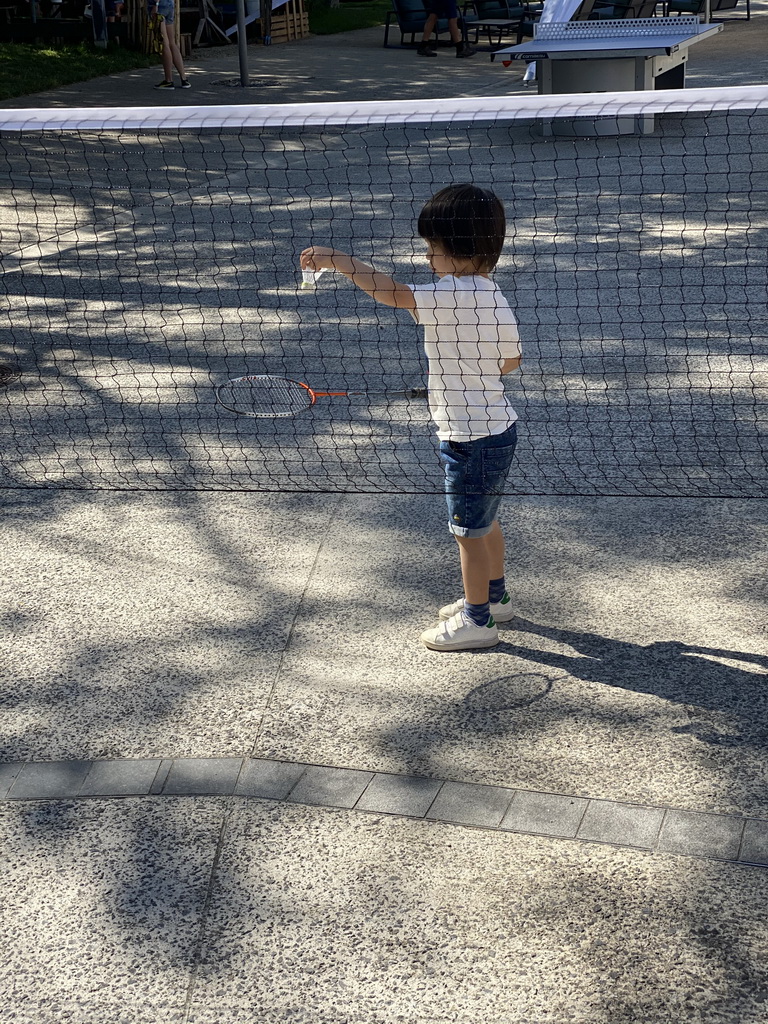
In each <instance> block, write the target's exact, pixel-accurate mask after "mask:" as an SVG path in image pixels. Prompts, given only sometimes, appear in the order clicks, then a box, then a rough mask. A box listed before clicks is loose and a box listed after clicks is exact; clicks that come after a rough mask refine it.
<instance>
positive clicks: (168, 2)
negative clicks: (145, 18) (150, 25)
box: [147, 0, 176, 25]
mask: <svg viewBox="0 0 768 1024" xmlns="http://www.w3.org/2000/svg"><path fill="white" fill-rule="evenodd" d="M155 7H157V13H158V14H159V15H160V17H161V18H162V19H163V20H164V21H165V24H166V25H172V24H173V21H174V18H175V17H176V4H175V3H174V0H158V2H157V4H154V3H152V0H148V3H147V11H148V13H149V14H151V13H152V11H153V9H154V8H155Z"/></svg>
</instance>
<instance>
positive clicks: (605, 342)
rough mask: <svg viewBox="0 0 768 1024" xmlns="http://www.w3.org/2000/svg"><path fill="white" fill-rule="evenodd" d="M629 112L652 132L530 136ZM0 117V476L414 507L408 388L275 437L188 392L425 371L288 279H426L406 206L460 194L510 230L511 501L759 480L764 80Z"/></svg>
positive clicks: (16, 483) (419, 437)
mask: <svg viewBox="0 0 768 1024" xmlns="http://www.w3.org/2000/svg"><path fill="white" fill-rule="evenodd" d="M708 102H709V104H710V107H709V108H708V107H707V103H708ZM578 103H581V104H582V106H581V107H580V108H579V107H578ZM641 114H644V115H646V116H651V115H652V116H653V117H654V118H655V122H654V126H653V127H654V130H653V132H652V133H651V134H647V135H632V134H624V135H616V134H613V135H611V134H605V135H596V136H592V137H589V136H586V137H579V136H577V135H576V136H572V137H569V136H568V135H563V134H558V133H557V130H558V129H562V130H566V126H567V125H574V124H579V125H580V126H581V128H584V127H585V126H586V127H587V129H588V128H589V125H590V124H591V125H593V126H596V127H594V130H607V131H611V130H612V127H611V126H612V125H614V124H618V122H619V121H621V122H622V123H623V122H624V121H626V119H627V118H635V117H637V116H639V115H641ZM99 118H107V120H99ZM0 121H1V122H2V125H0V228H2V250H3V270H2V275H1V276H0V282H1V283H0V289H2V296H3V299H2V304H0V451H1V452H2V470H1V473H0V487H4V488H77V489H114V490H133V489H136V490H225V491H226V490H229V491H241V490H242V491H246V490H256V491H294V492H295V491H300V492H302V491H303V492H311V491H337V492H352V493H432V492H437V491H440V490H441V489H442V486H443V484H442V475H441V471H440V466H439V463H438V458H437V453H436V445H437V441H436V438H435V436H434V429H433V427H432V424H431V422H430V416H429V411H428V407H427V404H426V403H425V402H424V401H416V400H404V399H402V398H401V397H396V396H393V397H392V398H389V397H387V396H382V395H375V396H371V397H370V398H362V399H361V398H360V397H354V398H344V397H341V398H335V399H323V400H318V402H316V403H315V405H314V406H313V407H312V409H311V410H309V411H308V412H306V413H303V414H301V415H297V416H296V417H294V418H290V419H281V420H276V421H274V422H273V421H270V420H265V419H261V420H253V419H248V418H246V417H240V416H236V415H233V414H232V413H229V412H227V411H226V410H223V409H222V408H221V407H220V406H218V405H217V404H216V401H215V389H216V386H217V385H218V384H220V383H222V382H223V381H225V380H227V379H229V378H234V377H238V376H242V375H244V374H260V373H270V374H277V375H281V376H285V377H288V378H291V379H294V380H298V381H303V382H306V383H308V384H309V385H310V386H311V387H313V388H315V389H317V390H343V391H361V390H366V389H370V390H372V391H387V390H391V391H393V392H394V391H398V390H403V389H407V388H412V387H418V386H420V385H423V384H424V383H425V382H427V374H426V369H427V367H426V361H425V357H424V354H423V348H422V342H421V335H420V328H419V327H417V325H416V324H415V323H414V322H413V320H412V318H411V317H410V316H409V315H408V314H407V313H405V312H403V311H394V310H392V309H389V308H387V307H384V306H377V305H376V304H374V302H373V301H372V300H371V299H369V298H368V297H367V296H366V295H364V294H363V293H362V292H360V291H358V290H356V289H355V288H354V287H353V286H352V285H351V284H350V283H349V282H348V281H347V280H346V279H344V278H342V277H340V276H338V275H333V274H326V275H324V276H323V277H322V279H321V280H320V281H319V283H318V287H317V288H316V289H315V290H310V291H302V289H301V288H300V284H301V275H300V272H299V267H298V256H299V253H300V252H301V250H302V249H303V248H305V247H306V246H308V245H310V244H316V245H330V246H333V247H336V248H339V249H343V250H346V251H351V252H353V253H354V254H355V255H356V256H358V257H360V258H361V259H363V260H367V261H370V262H372V263H373V264H374V265H375V266H376V267H377V269H380V270H382V271H384V272H387V273H391V274H394V275H395V277H396V278H398V279H399V280H403V281H407V282H413V283H426V282H428V281H429V280H431V275H430V272H429V268H428V267H427V265H426V262H425V261H424V256H423V252H424V247H423V243H422V242H421V240H420V239H419V238H418V236H417V234H416V228H415V223H416V219H417V216H418V212H419V210H420V208H421V206H422V205H423V203H424V202H425V200H426V199H427V198H429V196H431V195H432V194H433V193H434V192H435V191H437V190H438V189H439V188H441V187H443V186H444V185H447V184H450V183H457V182H464V181H471V182H474V183H475V184H478V185H480V186H482V187H485V188H489V189H492V190H493V191H494V192H496V194H497V195H499V196H500V197H501V199H502V200H503V201H504V203H505V206H506V209H507V216H508V233H507V235H508V237H507V242H506V246H505V250H504V253H503V255H502V258H501V261H500V263H499V266H498V268H497V271H496V274H495V279H496V281H497V282H498V284H499V285H500V287H501V289H502V291H503V292H504V293H505V295H506V296H507V298H508V299H509V302H510V304H511V306H512V309H513V310H514V311H515V313H516V315H517V318H518V321H519V324H520V333H521V339H522V347H523V365H522V368H521V371H520V372H519V373H517V374H513V375H511V376H510V377H508V378H507V379H506V385H507V388H508V391H509V399H510V401H511V403H512V405H513V406H514V407H515V409H516V410H517V412H518V414H519V417H520V419H519V424H518V428H519V436H520V442H519V447H518V453H517V459H516V465H515V469H514V471H513V473H512V474H511V477H510V480H509V484H508V489H509V492H510V493H516V494H540V495H669V496H734V497H763V496H765V494H766V493H768V474H766V444H765V432H766V390H767V385H768V365H767V362H768V356H767V353H768V343H767V342H766V327H767V326H768V291H767V290H768V273H766V253H767V252H768V198H767V196H766V183H767V182H768V176H767V175H768V89H766V88H763V89H760V88H757V89H751V90H739V89H735V90H721V91H720V93H719V94H718V100H717V105H716V106H713V105H712V99H711V96H710V97H709V100H707V99H706V98H705V97H703V96H702V95H701V94H700V92H699V91H696V90H692V91H691V92H690V93H688V92H686V93H685V94H684V95H683V96H671V95H670V94H669V93H667V94H664V95H663V96H662V95H654V94H633V95H620V96H617V97H592V98H589V97H559V98H557V97H555V98H549V100H548V101H547V98H546V97H519V96H516V97H514V106H513V104H512V103H511V102H510V101H509V100H508V99H505V98H500V99H498V98H497V99H488V100H478V99H472V100H457V101H455V102H454V103H449V101H439V103H425V104H420V105H419V104H415V103H413V102H410V103H405V104H396V105H386V104H360V105H358V106H357V107H354V108H352V107H351V105H336V106H333V105H330V104H323V105H317V106H305V107H301V108H299V107H286V108H279V107H278V108H271V109H269V110H267V109H265V108H259V107H251V108H248V107H238V108H177V109H166V110H160V111H150V110H147V111H143V112H142V111H111V112H105V111H97V112H89V111H60V112H54V111H19V112H13V111H3V112H0ZM553 128H554V129H555V134H550V133H551V131H552V129H553Z"/></svg>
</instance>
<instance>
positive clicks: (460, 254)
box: [418, 185, 507, 273]
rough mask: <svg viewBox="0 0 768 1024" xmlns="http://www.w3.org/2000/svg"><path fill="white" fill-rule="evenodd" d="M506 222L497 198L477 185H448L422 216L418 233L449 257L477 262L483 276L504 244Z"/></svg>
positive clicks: (476, 264)
mask: <svg viewBox="0 0 768 1024" xmlns="http://www.w3.org/2000/svg"><path fill="white" fill-rule="evenodd" d="M506 227H507V219H506V217H505V215H504V207H503V205H502V203H501V200H500V199H499V197H498V196H495V195H494V194H493V192H489V191H488V190H487V189H484V188H478V187H477V186H476V185H449V186H448V188H443V189H441V190H440V191H439V192H436V193H435V195H433V196H432V198H431V199H430V200H429V201H428V202H427V204H426V206H425V207H424V209H423V210H422V211H421V213H420V214H419V224H418V232H419V234H420V235H421V237H422V238H423V239H425V240H426V241H427V242H436V243H437V244H438V245H439V246H440V247H441V249H442V250H443V251H444V252H445V254H446V256H453V257H454V258H455V259H471V260H474V262H475V266H476V267H477V270H478V271H479V272H480V273H485V272H487V271H489V270H493V268H494V267H495V266H496V264H497V263H498V261H499V256H500V255H501V249H502V246H503V245H504V232H505V231H506Z"/></svg>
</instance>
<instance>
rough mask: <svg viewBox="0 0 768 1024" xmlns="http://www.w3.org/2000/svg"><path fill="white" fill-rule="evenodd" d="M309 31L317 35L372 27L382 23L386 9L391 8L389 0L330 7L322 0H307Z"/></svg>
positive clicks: (368, 0)
mask: <svg viewBox="0 0 768 1024" xmlns="http://www.w3.org/2000/svg"><path fill="white" fill-rule="evenodd" d="M307 10H308V12H309V31H310V32H313V33H314V34H315V35H318V36H330V35H335V34H336V33H337V32H351V31H352V30H353V29H356V28H374V27H375V26H376V25H383V24H384V21H385V19H386V16H387V11H391V10H392V4H391V2H390V0H367V2H365V3H361V4H359V5H357V4H339V6H338V7H330V6H328V3H327V2H323V0H309V3H308V5H307Z"/></svg>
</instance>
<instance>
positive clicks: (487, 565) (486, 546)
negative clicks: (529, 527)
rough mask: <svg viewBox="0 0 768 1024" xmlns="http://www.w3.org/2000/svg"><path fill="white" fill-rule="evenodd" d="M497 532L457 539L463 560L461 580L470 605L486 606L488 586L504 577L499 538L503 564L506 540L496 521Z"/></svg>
mask: <svg viewBox="0 0 768 1024" xmlns="http://www.w3.org/2000/svg"><path fill="white" fill-rule="evenodd" d="M494 526H495V528H496V529H495V530H492V531H491V533H488V534H486V535H485V536H484V537H457V538H456V542H457V543H458V545H459V554H460V558H461V579H462V582H463V584H464V597H465V598H466V600H467V601H469V603H470V604H486V603H487V601H488V585H489V583H490V581H491V580H494V579H498V577H499V576H502V575H503V573H504V570H503V568H502V570H501V572H499V571H498V566H499V551H498V537H501V564H502V565H503V561H504V538H503V535H502V533H501V529H500V528H499V524H498V523H497V522H495V521H494Z"/></svg>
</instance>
